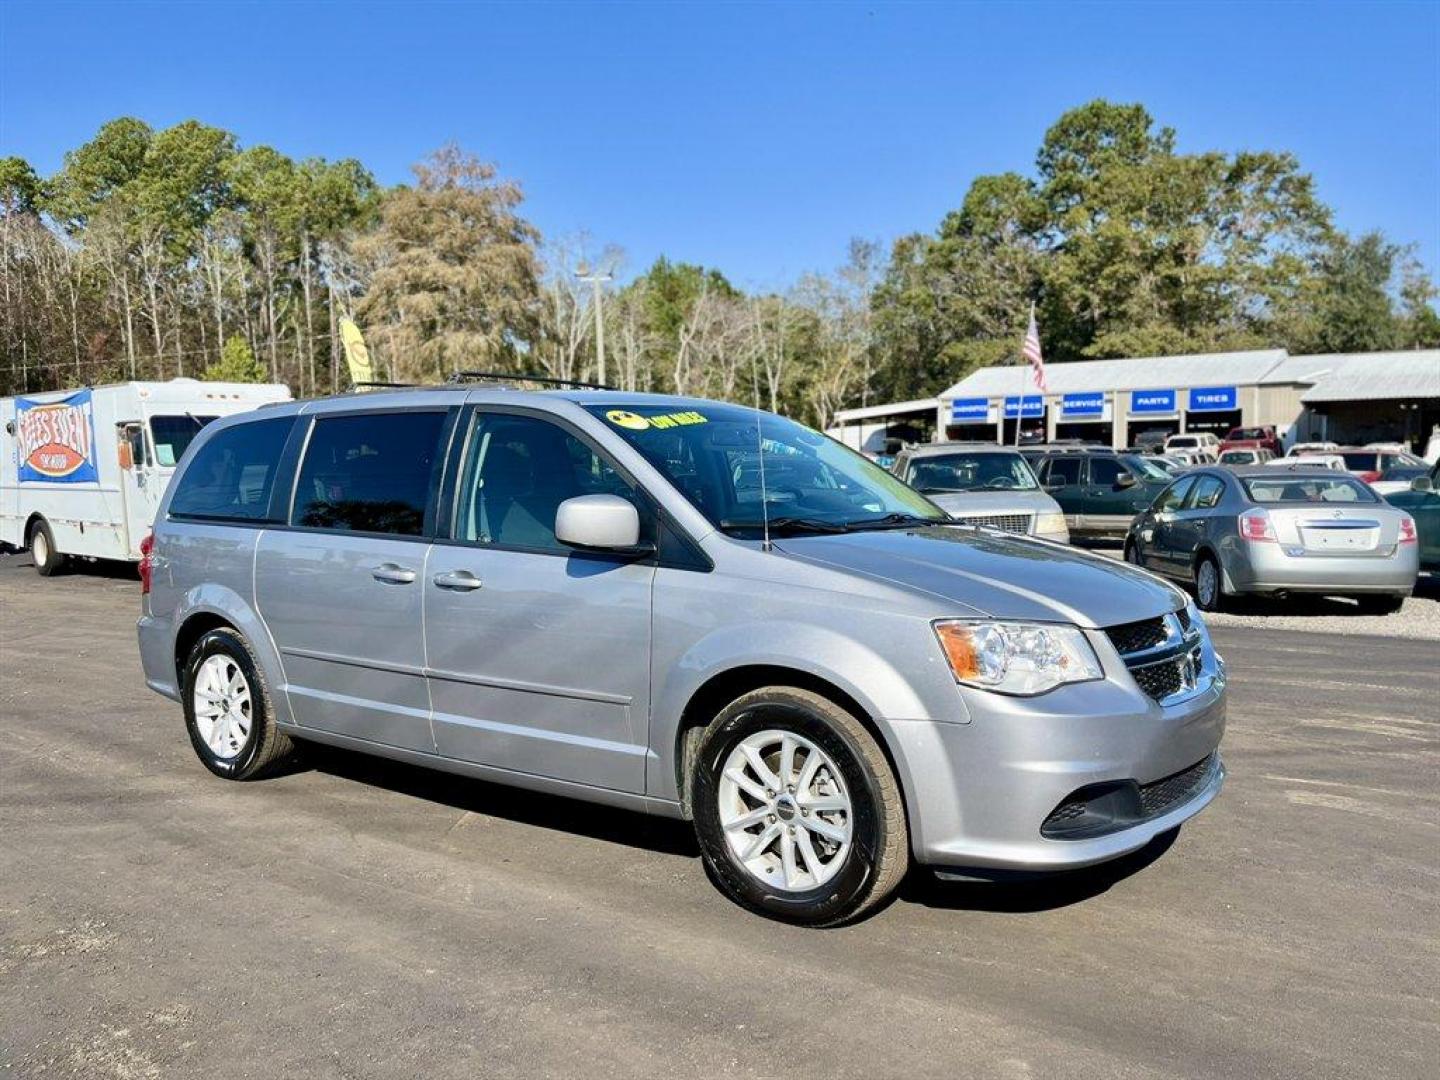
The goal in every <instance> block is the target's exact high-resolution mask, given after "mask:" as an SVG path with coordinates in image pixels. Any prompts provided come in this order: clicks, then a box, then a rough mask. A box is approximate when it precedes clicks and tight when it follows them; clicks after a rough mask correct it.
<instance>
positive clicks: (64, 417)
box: [15, 390, 100, 484]
mask: <svg viewBox="0 0 1440 1080" xmlns="http://www.w3.org/2000/svg"><path fill="white" fill-rule="evenodd" d="M90 397H91V395H90V391H89V390H78V391H76V392H75V393H73V394H71V395H70V396H69V397H67V398H63V399H61V400H60V401H33V400H31V399H29V398H16V399H15V443H16V456H17V457H18V459H19V461H18V464H19V477H18V479H19V481H20V483H22V484H27V483H28V484H34V483H48V484H56V483H58V484H83V483H87V482H89V483H93V482H94V481H96V480H98V479H99V478H100V474H99V472H98V471H97V470H96V468H95V414H94V405H93V404H92V402H91V400H90Z"/></svg>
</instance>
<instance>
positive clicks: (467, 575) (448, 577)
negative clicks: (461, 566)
mask: <svg viewBox="0 0 1440 1080" xmlns="http://www.w3.org/2000/svg"><path fill="white" fill-rule="evenodd" d="M431 580H433V581H434V582H435V584H436V585H438V586H440V588H442V589H454V590H455V591H456V592H473V591H474V590H476V589H478V588H480V585H481V581H480V579H479V578H478V577H476V576H475V575H474V574H472V573H471V572H470V571H469V570H456V571H455V572H454V573H453V574H436V575H435V577H434V578H432V579H431Z"/></svg>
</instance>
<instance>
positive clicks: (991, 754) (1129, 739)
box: [892, 640, 1226, 871]
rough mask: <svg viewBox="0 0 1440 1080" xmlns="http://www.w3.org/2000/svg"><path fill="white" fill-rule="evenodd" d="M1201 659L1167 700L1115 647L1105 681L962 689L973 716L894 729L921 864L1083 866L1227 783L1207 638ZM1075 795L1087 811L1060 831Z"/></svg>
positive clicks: (1219, 696) (1219, 700)
mask: <svg viewBox="0 0 1440 1080" xmlns="http://www.w3.org/2000/svg"><path fill="white" fill-rule="evenodd" d="M1205 654H1206V667H1205V671H1204V673H1203V676H1202V679H1201V680H1200V685H1199V686H1198V688H1197V690H1196V692H1195V693H1193V694H1191V695H1189V696H1188V697H1185V698H1184V699H1183V700H1180V701H1177V702H1173V703H1166V704H1164V705H1162V704H1160V703H1159V702H1156V701H1154V700H1152V699H1150V698H1149V697H1147V696H1146V695H1145V694H1144V693H1143V692H1141V691H1140V690H1139V689H1138V687H1137V686H1136V685H1135V683H1134V682H1133V680H1131V679H1130V678H1129V676H1128V673H1126V672H1125V669H1124V667H1123V664H1120V663H1119V660H1118V658H1117V657H1115V656H1114V654H1113V653H1112V654H1110V656H1108V657H1104V659H1103V662H1104V664H1105V666H1106V678H1105V679H1104V680H1101V681H1096V682H1092V683H1083V684H1079V685H1076V686H1070V687H1065V688H1062V689H1060V690H1056V691H1053V692H1051V693H1049V694H1046V695H1043V696H1041V697H1038V698H1006V697H1001V696H999V695H995V694H988V693H985V692H982V691H968V690H964V689H963V688H962V691H961V692H962V694H963V695H964V697H965V708H966V710H967V712H968V714H969V717H970V720H969V722H968V723H964V724H951V723H946V722H930V721H908V722H905V721H902V722H900V723H896V724H894V725H892V728H893V729H894V730H896V731H897V733H898V735H899V742H900V745H901V747H902V753H903V758H904V761H903V762H902V765H901V767H902V772H904V773H905V774H906V780H907V796H908V798H909V801H910V811H911V813H910V826H911V839H912V845H913V849H914V854H915V858H916V860H917V861H918V862H920V863H922V864H925V865H928V866H932V867H935V868H952V869H955V868H976V869H990V870H996V869H998V870H1007V871H1014V870H1020V871H1027V870H1028V871H1035V870H1063V869H1069V868H1075V867H1083V866H1089V865H1093V864H1095V863H1100V862H1105V861H1107V860H1109V859H1114V858H1118V857H1119V856H1122V855H1125V854H1128V853H1129V852H1132V851H1135V850H1137V849H1139V848H1141V847H1144V846H1145V845H1146V844H1147V843H1149V842H1150V841H1151V840H1152V839H1154V838H1155V837H1156V836H1158V835H1159V834H1161V833H1163V832H1165V831H1167V830H1169V829H1172V828H1174V827H1175V826H1177V825H1179V824H1181V823H1182V822H1184V821H1186V820H1188V819H1189V818H1191V817H1193V816H1195V815H1196V814H1198V813H1199V812H1200V811H1201V810H1203V809H1204V808H1205V807H1206V806H1208V805H1209V804H1210V802H1211V801H1213V800H1214V798H1215V796H1216V795H1217V794H1218V793H1219V791H1220V788H1221V786H1222V785H1223V784H1224V781H1225V767H1224V765H1223V763H1222V762H1221V760H1220V755H1219V751H1218V748H1219V745H1220V740H1221V736H1222V735H1223V733H1224V729H1225V711H1226V677H1225V671H1224V666H1223V664H1222V663H1221V662H1220V661H1219V658H1218V657H1216V656H1215V654H1214V652H1213V649H1211V648H1210V646H1209V642H1208V640H1207V641H1206V643H1205ZM1117 664H1119V668H1118V669H1117V668H1116V667H1115V666H1114V665H1117ZM1077 803H1084V804H1085V805H1084V807H1083V808H1082V810H1081V811H1080V815H1082V816H1077V817H1076V820H1075V821H1073V822H1071V823H1070V824H1071V825H1072V826H1075V827H1070V828H1066V827H1065V824H1066V823H1065V822H1064V820H1063V819H1064V817H1065V816H1066V815H1071V814H1075V813H1076V811H1075V806H1076V804H1077ZM1151 811H1153V812H1151ZM1057 819H1060V827H1059V828H1057V827H1056V822H1057Z"/></svg>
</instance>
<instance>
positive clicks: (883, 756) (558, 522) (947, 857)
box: [139, 386, 1226, 925]
mask: <svg viewBox="0 0 1440 1080" xmlns="http://www.w3.org/2000/svg"><path fill="white" fill-rule="evenodd" d="M146 549H147V555H146V559H145V562H144V563H143V564H142V570H141V573H142V589H143V592H144V594H145V595H144V599H143V615H142V617H141V619H140V622H139V636H140V646H141V655H142V658H143V664H144V669H145V675H146V680H147V682H148V684H149V685H150V686H151V687H152V688H153V689H155V690H157V691H158V692H160V693H161V694H164V695H165V696H167V697H170V698H173V699H175V700H177V701H179V702H180V703H181V704H182V707H183V710H184V717H185V724H186V727H187V730H188V734H189V738H190V742H191V744H192V745H193V747H194V749H195V752H196V753H197V755H198V756H199V757H200V760H201V761H202V762H203V763H204V764H205V766H206V767H207V768H209V769H210V771H211V772H213V773H215V774H217V775H219V776H222V777H228V778H231V779H235V780H245V779H250V778H252V777H257V776H260V775H263V774H264V773H265V772H266V770H267V769H268V768H270V767H271V766H273V765H274V764H275V763H276V762H277V761H278V760H279V759H281V758H282V757H283V756H284V755H286V754H287V753H289V752H290V750H291V748H292V746H293V744H294V742H295V741H296V740H305V741H313V742H319V743H329V744H333V745H338V746H342V747H349V748H352V749H357V750H362V751H366V752H370V753H374V754H379V755H382V756H385V757H389V758H394V759H399V760H402V761H408V762H414V763H419V764H422V765H428V766H431V767H434V768H438V769H444V770H448V771H451V772H455V773H460V774H464V775H468V776H472V777H476V778H479V779H484V780H490V781H496V782H500V783H506V784H514V785H518V786H522V787H527V788H533V789H538V790H542V791H547V792H553V793H557V794H560V795H568V796H573V797H577V798H581V799H589V800H594V801H596V802H602V803H608V804H612V805H617V806H622V807H630V808H633V809H636V810H640V811H644V812H649V813H655V814H663V815H667V816H670V817H674V818H681V819H688V820H690V821H692V822H693V823H694V827H695V830H696V834H697V836H698V838H699V845H700V848H701V851H702V852H703V856H704V858H705V860H706V862H707V863H708V865H709V866H710V867H711V869H712V870H713V872H714V873H713V876H714V878H715V880H716V881H717V882H718V883H719V885H720V887H721V888H722V889H724V890H725V891H726V892H727V893H728V894H729V895H730V896H731V897H732V898H733V899H734V900H736V901H737V902H739V903H740V904H742V905H745V906H747V907H749V908H751V909H753V910H756V911H759V912H762V913H764V914H768V915H770V916H773V917H777V918H782V919H788V920H791V921H794V922H800V923H807V924H813V925H828V924H834V923H839V922H843V921H847V920H851V919H854V918H856V917H857V916H859V915H860V914H861V913H862V912H864V911H866V910H868V909H870V908H871V907H873V906H874V905H876V904H878V903H879V902H881V901H882V900H883V899H884V898H885V896H886V895H887V894H888V893H890V892H891V891H892V890H893V889H894V887H895V886H896V884H897V883H898V882H899V881H900V879H901V877H902V876H903V875H904V873H905V872H906V869H907V866H908V864H909V862H910V859H911V857H912V856H913V858H914V860H915V861H916V862H917V863H919V864H922V865H925V866H928V867H931V868H933V869H935V870H936V871H938V872H939V873H941V875H942V876H952V877H954V876H959V877H964V878H967V879H968V878H974V877H977V876H978V877H997V876H1001V875H1003V874H1004V873H1005V872H1007V871H1013V870H1023V871H1037V870H1059V869H1064V868H1068V867H1079V866H1085V865H1089V864H1094V863H1098V862H1102V861H1104V860H1107V859H1112V858H1115V857H1116V856H1119V855H1122V854H1124V853H1126V852H1130V851H1133V850H1135V849H1137V848H1139V847H1141V846H1142V845H1144V844H1146V843H1147V842H1148V841H1150V840H1151V839H1152V838H1153V837H1155V836H1156V835H1157V834H1160V833H1162V832H1166V831H1169V830H1172V829H1174V828H1176V827H1177V826H1178V825H1179V824H1180V823H1181V822H1183V821H1185V820H1186V819H1188V818H1189V817H1191V816H1192V815H1194V814H1196V813H1198V812H1199V811H1200V810H1201V809H1202V808H1203V807H1204V806H1206V805H1207V804H1208V803H1209V802H1210V801H1211V800H1212V799H1213V798H1214V797H1215V795H1216V794H1217V792H1218V791H1219V789H1220V786H1221V783H1222V780H1223V778H1224V769H1223V767H1222V765H1221V762H1220V758H1219V754H1218V749H1217V748H1218V746H1219V743H1220V737H1221V732H1222V729H1223V727H1224V722H1225V693H1226V691H1225V666H1224V663H1223V662H1222V661H1221V659H1220V657H1219V656H1217V655H1216V652H1215V650H1214V648H1213V647H1212V645H1211V641H1210V637H1209V634H1208V632H1207V630H1206V627H1205V624H1204V622H1203V620H1202V619H1201V617H1200V615H1199V614H1198V613H1197V612H1196V611H1195V609H1194V607H1193V606H1191V605H1190V604H1188V603H1187V601H1186V598H1185V596H1184V594H1183V593H1181V592H1180V591H1179V590H1177V589H1176V588H1174V587H1173V586H1171V585H1168V584H1166V583H1164V582H1163V581H1161V580H1160V579H1158V578H1156V577H1153V576H1151V575H1150V574H1148V573H1145V572H1143V571H1141V570H1138V569H1136V568H1134V567H1131V566H1127V565H1125V564H1123V563H1120V562H1118V561H1114V560H1110V559H1106V558H1103V557H1100V556H1096V555H1091V554H1087V553H1085V552H1081V551H1074V550H1068V549H1065V548H1062V547H1059V546H1057V545H1055V544H1050V543H1047V542H1044V541H1041V540H1035V539H1032V538H1029V537H1025V536H1016V535H1011V534H1007V533H1003V532H1000V531H998V530H994V529H991V528H987V527H981V526H973V525H964V524H958V523H950V522H948V520H947V517H946V514H945V512H944V511H943V510H941V509H940V508H939V507H937V506H936V505H934V504H933V503H931V502H930V501H929V500H927V499H926V498H925V497H924V496H923V495H921V494H919V493H918V492H916V491H914V490H912V489H911V488H909V487H907V486H906V485H904V484H903V483H901V482H900V481H899V480H898V479H896V478H895V477H893V476H890V475H889V474H888V473H886V472H885V471H884V470H882V469H880V468H879V467H877V466H875V465H873V464H872V463H870V462H868V461H866V460H865V459H864V458H863V457H861V456H860V455H858V454H855V453H853V452H851V451H850V450H847V449H846V448H844V447H842V446H841V445H840V444H838V443H836V442H834V441H832V440H830V439H828V438H826V437H825V436H823V435H820V434H818V433H816V432H814V431H811V430H809V429H808V428H805V427H802V426H801V425H799V424H796V423H792V422H791V421H789V420H785V419H782V418H780V417H778V416H774V415H771V414H768V413H762V412H758V411H756V410H753V409H749V408H742V407H738V406H735V405H727V404H719V403H716V402H711V401H703V400H696V399H680V398H671V397H658V396H646V395H639V394H628V393H620V392H614V391H609V392H607V391H598V390H564V391H544V392H537V391H520V390H512V389H505V388H496V387H473V386H472V387H464V386H460V387H453V388H434V389H416V390H399V391H382V392H376V393H371V394H364V395H355V396H346V397H338V398H332V399H328V400H323V401H310V402H297V403H290V404H284V405H277V406H271V407H267V408H265V409H262V410H259V411H257V412H253V413H249V414H246V415H243V416H237V417H226V418H222V419H221V420H218V421H216V422H215V423H213V424H211V425H209V426H208V427H207V428H206V429H205V430H204V431H203V432H202V433H201V434H200V435H199V436H198V437H197V438H196V439H195V441H194V443H193V445H192V446H191V447H190V449H189V451H188V452H187V453H186V454H185V457H184V459H183V461H182V462H181V463H180V467H179V469H178V470H177V474H176V479H175V480H174V481H173V482H172V484H171V486H170V488H169V490H168V492H167V493H166V496H165V499H164V501H163V503H162V505H161V507H160V512H159V514H158V516H157V519H156V523H155V530H154V534H153V536H152V537H151V538H150V540H149V541H148V543H147V545H146Z"/></svg>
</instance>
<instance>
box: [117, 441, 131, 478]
mask: <svg viewBox="0 0 1440 1080" xmlns="http://www.w3.org/2000/svg"><path fill="white" fill-rule="evenodd" d="M119 452H120V471H121V472H129V471H130V470H131V469H133V468H134V467H135V454H134V452H133V451H132V450H131V449H130V440H129V439H121V440H120V447H119Z"/></svg>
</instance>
